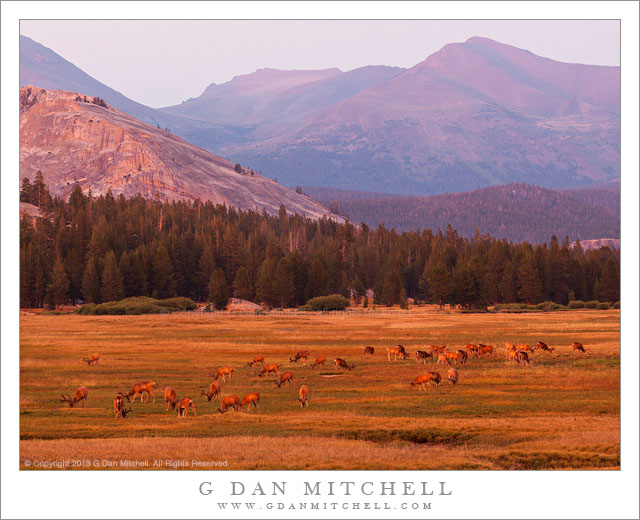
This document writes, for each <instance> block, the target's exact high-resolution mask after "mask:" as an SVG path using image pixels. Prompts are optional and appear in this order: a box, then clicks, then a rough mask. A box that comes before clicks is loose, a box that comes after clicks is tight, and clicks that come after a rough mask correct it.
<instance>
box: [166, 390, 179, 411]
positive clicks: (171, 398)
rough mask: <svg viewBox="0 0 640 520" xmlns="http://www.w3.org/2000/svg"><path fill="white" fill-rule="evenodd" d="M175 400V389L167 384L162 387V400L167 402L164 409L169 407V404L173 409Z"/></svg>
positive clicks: (176, 398)
mask: <svg viewBox="0 0 640 520" xmlns="http://www.w3.org/2000/svg"><path fill="white" fill-rule="evenodd" d="M177 401H178V397H177V395H176V391H175V390H174V389H173V388H171V387H170V386H167V387H166V388H165V389H164V402H165V403H167V407H166V410H168V409H169V406H171V408H172V409H173V410H175V408H176V402H177Z"/></svg>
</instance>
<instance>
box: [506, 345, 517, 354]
mask: <svg viewBox="0 0 640 520" xmlns="http://www.w3.org/2000/svg"><path fill="white" fill-rule="evenodd" d="M504 348H505V349H506V350H507V357H508V356H509V352H512V351H514V350H517V349H516V346H515V345H514V344H513V343H505V344H504Z"/></svg>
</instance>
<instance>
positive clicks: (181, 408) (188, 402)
mask: <svg viewBox="0 0 640 520" xmlns="http://www.w3.org/2000/svg"><path fill="white" fill-rule="evenodd" d="M189 408H191V409H192V410H193V416H194V417H196V416H197V414H196V407H195V405H194V404H193V399H191V397H183V398H182V399H180V400H179V401H177V402H176V404H175V409H176V410H177V411H178V417H186V416H187V415H189Z"/></svg>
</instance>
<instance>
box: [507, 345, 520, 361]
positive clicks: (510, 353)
mask: <svg viewBox="0 0 640 520" xmlns="http://www.w3.org/2000/svg"><path fill="white" fill-rule="evenodd" d="M514 361H515V362H516V363H517V362H518V351H517V350H516V349H515V348H513V349H509V350H507V362H508V363H509V364H510V365H511V364H513V362H514Z"/></svg>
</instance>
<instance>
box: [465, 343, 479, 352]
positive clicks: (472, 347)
mask: <svg viewBox="0 0 640 520" xmlns="http://www.w3.org/2000/svg"><path fill="white" fill-rule="evenodd" d="M464 347H465V348H466V349H467V352H468V353H469V354H473V353H474V352H478V345H476V344H474V343H467V344H466V345H465V346H464Z"/></svg>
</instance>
